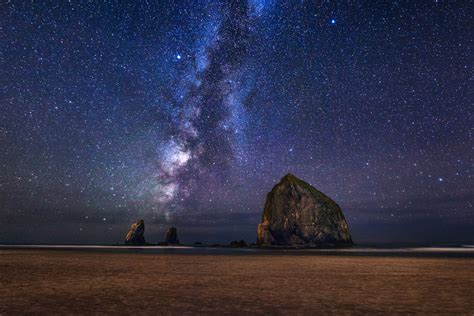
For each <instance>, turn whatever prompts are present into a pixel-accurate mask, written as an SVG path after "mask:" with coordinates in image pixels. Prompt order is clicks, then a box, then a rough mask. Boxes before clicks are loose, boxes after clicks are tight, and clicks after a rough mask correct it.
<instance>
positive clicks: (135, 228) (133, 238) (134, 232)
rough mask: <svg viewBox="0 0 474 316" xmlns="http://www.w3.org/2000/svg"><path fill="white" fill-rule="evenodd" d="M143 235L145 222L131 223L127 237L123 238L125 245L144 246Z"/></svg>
mask: <svg viewBox="0 0 474 316" xmlns="http://www.w3.org/2000/svg"><path fill="white" fill-rule="evenodd" d="M144 233H145V222H144V221H143V219H141V220H139V221H137V222H136V223H133V224H132V226H130V229H129V230H128V233H127V235H126V236H125V243H126V244H144V243H145V237H144V236H143V234H144Z"/></svg>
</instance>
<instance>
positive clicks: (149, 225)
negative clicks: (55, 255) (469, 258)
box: [0, 0, 474, 243]
mask: <svg viewBox="0 0 474 316" xmlns="http://www.w3.org/2000/svg"><path fill="white" fill-rule="evenodd" d="M473 11H474V9H473V6H472V3H469V1H442V0H439V1H428V0H427V1H318V0H312V1H276V0H248V1H228V2H226V1H221V2H218V1H197V0H196V1H152V0H143V1H118V0H117V1H74V0H70V1H2V2H1V3H0V62H1V67H0V109H1V111H0V144H1V148H2V150H1V152H0V167H1V172H0V223H1V227H2V229H1V231H0V242H3V243H115V242H121V241H122V240H123V237H124V235H125V233H126V231H127V229H128V227H129V225H130V224H131V223H132V222H133V221H135V220H136V219H138V218H143V219H144V220H145V225H146V231H145V237H146V238H147V241H150V242H156V241H159V240H163V238H164V235H165V232H166V229H167V228H168V227H169V226H176V227H177V228H178V234H179V237H180V239H181V240H182V241H184V242H194V241H197V240H199V241H202V242H228V241H230V240H233V239H242V238H243V239H245V240H247V241H248V242H254V241H255V239H256V227H257V224H258V222H259V219H260V216H261V212H262V210H263V205H264V202H265V195H266V193H267V192H269V191H270V190H271V188H272V187H273V185H274V184H275V183H276V182H278V180H279V179H280V178H281V177H282V176H283V175H285V174H286V173H288V172H291V173H293V174H295V175H296V176H298V177H300V178H302V179H303V180H305V181H307V182H309V183H310V184H312V185H313V186H315V187H316V188H318V189H319V190H321V191H322V192H324V193H326V194H327V195H329V196H330V197H332V198H333V199H334V200H335V201H336V202H338V203H339V204H340V205H341V207H342V209H343V211H344V213H345V215H346V218H347V220H348V223H349V227H350V230H351V233H352V235H353V239H354V240H355V242H359V243H360V242H429V243H454V242H474V233H473V231H474V230H473V227H474V209H473V203H474V201H473V197H474V185H473V174H472V173H473V162H474V159H473V151H472V150H473V141H472V131H473V91H474V86H473V81H474V76H473V60H474V58H473V54H472V50H473V38H474V34H473V29H474V28H473V24H472V21H473Z"/></svg>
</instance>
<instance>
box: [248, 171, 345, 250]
mask: <svg viewBox="0 0 474 316" xmlns="http://www.w3.org/2000/svg"><path fill="white" fill-rule="evenodd" d="M257 244H258V245H259V246H261V247H271V246H286V247H299V246H300V247H301V246H302V247H319V246H325V245H327V246H331V245H344V244H347V245H351V244H352V238H351V235H350V234H349V229H348V226H347V223H346V220H345V218H344V214H342V211H341V208H340V207H339V205H337V204H336V202H334V201H333V200H331V199H330V198H329V197H327V196H326V195H324V194H323V193H321V192H319V191H318V190H316V189H315V188H314V187H312V186H311V185H309V184H308V183H306V182H304V181H303V180H301V179H298V178H297V177H295V176H294V175H292V174H287V175H286V176H284V177H283V178H282V179H281V180H280V182H278V183H277V184H276V185H275V186H274V187H273V189H272V190H271V191H270V192H269V193H268V194H267V200H266V202H265V208H264V210H263V215H262V222H261V223H260V224H259V225H258V232H257Z"/></svg>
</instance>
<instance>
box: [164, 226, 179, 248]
mask: <svg viewBox="0 0 474 316" xmlns="http://www.w3.org/2000/svg"><path fill="white" fill-rule="evenodd" d="M165 243H166V244H170V245H177V244H179V239H178V230H177V229H176V227H170V228H169V229H168V231H167V232H166V238H165Z"/></svg>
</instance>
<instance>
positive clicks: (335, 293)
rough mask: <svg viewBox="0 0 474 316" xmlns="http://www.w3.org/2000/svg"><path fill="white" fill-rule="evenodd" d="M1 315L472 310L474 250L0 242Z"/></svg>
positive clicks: (443, 311)
mask: <svg viewBox="0 0 474 316" xmlns="http://www.w3.org/2000/svg"><path fill="white" fill-rule="evenodd" d="M0 271H1V273H0V314H4V313H17V312H32V313H51V312H54V313H81V314H86V313H91V312H99V313H102V312H103V313H157V312H158V313H168V312H175V313H181V312H187V313H205V312H219V313H223V312H231V313H237V312H252V313H269V312H271V313H289V312H299V313H316V312H317V313H328V312H335V313H341V312H351V313H372V312H376V313H380V312H394V313H405V312H416V313H468V314H472V313H473V312H474V300H473V299H472V298H473V296H474V260H473V259H472V258H442V257H435V258H430V257H394V256H388V257H387V256H342V255H341V256H339V255H317V256H315V255H311V254H309V255H306V254H301V255H297V256H294V255H285V254H278V253H275V254H265V255H261V254H258V253H257V254H245V255H234V254H218V255H200V254H176V253H170V254H166V253H159V254H156V253H155V254H146V253H99V252H87V251H61V250H31V249H29V250H26V249H24V250H13V249H12V250H9V249H6V250H0Z"/></svg>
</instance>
